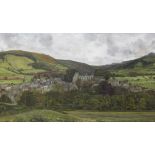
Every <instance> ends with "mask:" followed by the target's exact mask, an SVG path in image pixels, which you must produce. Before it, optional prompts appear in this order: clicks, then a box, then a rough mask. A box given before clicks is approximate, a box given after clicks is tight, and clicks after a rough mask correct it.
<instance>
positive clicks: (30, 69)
mask: <svg viewBox="0 0 155 155" xmlns="http://www.w3.org/2000/svg"><path fill="white" fill-rule="evenodd" d="M66 69H67V67H65V66H63V65H62V64H59V63H58V62H57V60H55V59H54V58H52V57H50V56H48V55H44V54H39V53H32V52H26V51H19V50H13V51H5V52H0V80H1V81H0V83H5V82H6V83H8V80H7V81H6V79H9V82H11V83H12V82H13V83H19V82H21V81H22V80H23V78H25V79H26V80H29V79H30V78H31V76H32V75H33V74H34V73H38V72H46V71H54V72H57V73H62V74H63V73H65V71H66Z"/></svg>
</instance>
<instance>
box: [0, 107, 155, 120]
mask: <svg viewBox="0 0 155 155" xmlns="http://www.w3.org/2000/svg"><path fill="white" fill-rule="evenodd" d="M154 121H155V112H97V111H79V110H78V111H65V112H62V111H61V112H56V111H53V110H38V109H36V110H30V111H27V112H22V113H21V112H19V113H18V114H9V115H6V116H5V115H3V116H0V122H154Z"/></svg>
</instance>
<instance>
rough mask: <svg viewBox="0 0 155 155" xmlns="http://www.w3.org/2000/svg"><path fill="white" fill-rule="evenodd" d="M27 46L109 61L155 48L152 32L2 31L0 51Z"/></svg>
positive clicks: (54, 53)
mask: <svg viewBox="0 0 155 155" xmlns="http://www.w3.org/2000/svg"><path fill="white" fill-rule="evenodd" d="M6 50H25V51H30V52H31V51H32V52H39V53H44V54H47V55H50V56H52V57H54V58H56V59H65V60H74V61H79V62H84V63H87V64H90V65H106V64H111V63H119V62H122V61H127V60H132V59H135V58H139V57H141V56H144V55H146V54H148V53H151V52H155V34H153V33H152V34H151V33H138V34H136V33H130V34H128V33H25V34H24V33H1V34H0V51H6Z"/></svg>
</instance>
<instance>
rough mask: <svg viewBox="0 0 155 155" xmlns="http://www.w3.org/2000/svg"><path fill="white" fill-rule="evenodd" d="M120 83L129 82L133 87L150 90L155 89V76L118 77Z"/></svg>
mask: <svg viewBox="0 0 155 155" xmlns="http://www.w3.org/2000/svg"><path fill="white" fill-rule="evenodd" d="M116 79H118V80H120V81H128V82H129V83H131V84H132V85H135V86H141V87H144V88H148V89H155V75H152V76H147V75H146V76H136V77H129V76H127V77H117V78H116Z"/></svg>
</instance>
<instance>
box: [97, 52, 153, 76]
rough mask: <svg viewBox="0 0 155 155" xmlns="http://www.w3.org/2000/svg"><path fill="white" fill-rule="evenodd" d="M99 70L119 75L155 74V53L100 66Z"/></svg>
mask: <svg viewBox="0 0 155 155" xmlns="http://www.w3.org/2000/svg"><path fill="white" fill-rule="evenodd" d="M96 70H97V71H98V72H100V73H101V72H105V71H110V72H112V73H114V74H116V75H118V76H135V75H155V53H150V54H148V55H145V56H143V57H141V58H138V59H134V60H130V61H124V62H122V63H117V64H111V65H105V66H98V67H97V68H96Z"/></svg>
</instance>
